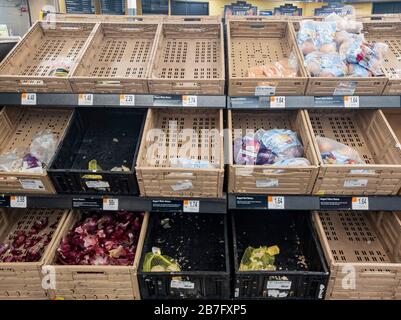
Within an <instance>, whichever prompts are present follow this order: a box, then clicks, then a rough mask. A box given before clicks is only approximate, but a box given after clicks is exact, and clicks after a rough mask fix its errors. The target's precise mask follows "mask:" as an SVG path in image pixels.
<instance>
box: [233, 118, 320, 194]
mask: <svg viewBox="0 0 401 320" xmlns="http://www.w3.org/2000/svg"><path fill="white" fill-rule="evenodd" d="M260 128H263V129H265V130H269V129H275V128H279V129H290V130H293V131H295V132H297V133H298V134H299V137H300V139H301V141H302V144H303V146H304V149H305V155H306V158H307V159H308V160H309V161H310V163H311V165H310V166H306V167H300V166H299V167H288V166H272V165H237V164H234V163H233V157H234V155H233V141H234V140H235V139H236V138H242V137H243V136H244V135H245V134H246V133H247V132H256V131H257V130H258V129H260ZM228 129H229V133H228V135H229V141H228V144H229V146H228V148H229V159H230V160H229V161H230V162H229V176H228V192H231V193H251V194H252V193H262V194H310V193H311V192H312V188H313V185H314V183H315V180H316V176H317V174H318V159H317V156H316V154H315V149H314V146H313V143H312V137H311V133H310V131H309V126H308V124H307V121H306V117H305V114H304V112H303V111H302V110H298V111H297V110H292V111H291V110H287V111H282V110H280V111H278V110H277V111H276V110H274V111H272V110H263V111H238V110H233V111H231V110H229V111H228Z"/></svg>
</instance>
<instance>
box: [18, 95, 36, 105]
mask: <svg viewBox="0 0 401 320" xmlns="http://www.w3.org/2000/svg"><path fill="white" fill-rule="evenodd" d="M21 104H22V105H30V106H34V105H36V93H23V94H21Z"/></svg>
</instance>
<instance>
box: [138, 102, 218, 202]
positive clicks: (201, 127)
mask: <svg viewBox="0 0 401 320" xmlns="http://www.w3.org/2000/svg"><path fill="white" fill-rule="evenodd" d="M136 174H137V178H138V185H139V189H140V192H141V195H142V196H148V197H150V196H153V197H155V196H156V197H158V196H162V197H163V196H164V197H174V196H187V197H208V198H216V197H222V196H223V180H224V155H223V110H202V109H149V110H148V114H147V118H146V123H145V128H144V133H143V136H142V141H141V146H140V149H139V154H138V161H137V165H136Z"/></svg>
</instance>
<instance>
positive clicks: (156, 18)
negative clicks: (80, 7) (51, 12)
mask: <svg viewBox="0 0 401 320" xmlns="http://www.w3.org/2000/svg"><path fill="white" fill-rule="evenodd" d="M165 17H167V16H163V15H145V16H129V15H114V14H70V13H68V14H57V15H56V16H55V19H56V21H57V22H59V21H66V22H82V21H85V22H95V23H97V22H121V23H125V22H152V23H159V22H161V21H163V19H164V18H165Z"/></svg>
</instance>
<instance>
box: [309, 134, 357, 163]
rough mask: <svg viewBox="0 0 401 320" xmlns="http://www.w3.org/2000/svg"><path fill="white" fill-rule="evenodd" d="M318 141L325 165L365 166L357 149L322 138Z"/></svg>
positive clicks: (317, 139)
mask: <svg viewBox="0 0 401 320" xmlns="http://www.w3.org/2000/svg"><path fill="white" fill-rule="evenodd" d="M316 141H317V144H318V147H319V151H320V154H321V156H322V159H323V162H324V163H325V164H365V162H364V161H363V160H362V158H361V157H360V156H359V154H358V152H357V151H356V150H355V149H353V148H351V147H349V146H347V145H345V144H343V143H340V142H338V141H335V140H333V139H329V138H325V137H321V136H316Z"/></svg>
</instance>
